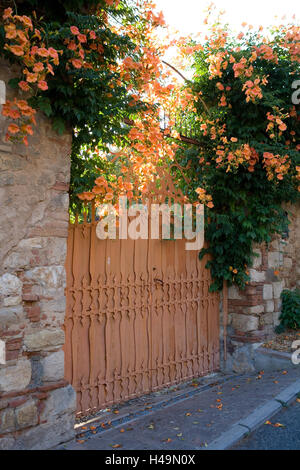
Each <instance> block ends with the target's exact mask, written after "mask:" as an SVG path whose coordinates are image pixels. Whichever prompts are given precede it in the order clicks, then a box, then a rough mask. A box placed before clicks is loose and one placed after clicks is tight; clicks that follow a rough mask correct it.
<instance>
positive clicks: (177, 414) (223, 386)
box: [60, 368, 300, 450]
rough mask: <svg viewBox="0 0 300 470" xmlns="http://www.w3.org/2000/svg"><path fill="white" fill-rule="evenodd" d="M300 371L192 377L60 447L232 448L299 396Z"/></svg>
mask: <svg viewBox="0 0 300 470" xmlns="http://www.w3.org/2000/svg"><path fill="white" fill-rule="evenodd" d="M299 372H300V370H299V369H298V368H296V369H291V370H288V371H278V372H268V373H267V372H266V373H260V374H253V375H246V376H245V375H243V376H235V377H231V378H230V377H226V376H218V377H217V379H213V378H211V379H210V381H209V379H207V380H206V382H207V383H205V379H200V380H199V381H198V383H195V381H194V383H193V384H190V385H189V386H185V388H184V387H183V388H182V387H181V388H180V387H179V390H175V391H173V392H171V394H170V395H168V394H164V393H162V394H156V395H154V396H152V397H144V398H143V400H144V401H142V402H141V401H139V402H138V405H134V404H133V405H132V404H131V405H130V404H129V405H128V404H127V405H123V406H120V408H119V410H117V414H115V413H110V415H109V419H108V418H107V417H105V415H103V416H102V417H101V418H102V419H101V421H95V422H91V423H88V424H86V425H85V426H84V427H85V429H81V434H80V435H79V436H78V437H77V441H74V442H71V443H68V444H66V445H63V446H61V447H60V449H67V450H71V449H72V450H75V449H76V450H115V449H116V450H142V449H143V450H195V449H224V448H229V447H231V446H232V445H234V444H235V442H237V441H238V440H240V439H241V438H242V437H243V436H246V435H247V434H248V433H249V431H252V430H253V429H255V428H256V427H258V426H259V425H261V424H262V423H263V422H264V421H265V420H266V419H269V418H270V417H271V416H272V415H274V414H275V413H277V412H278V411H279V410H280V409H281V408H282V404H284V403H285V402H286V401H287V400H291V399H292V398H295V396H296V394H297V393H299V392H300V373H299ZM209 382H214V383H209ZM218 382H219V383H218ZM274 398H275V399H277V400H278V401H277V400H274ZM145 400H148V402H145ZM118 411H119V412H118ZM111 416H113V417H114V418H113V419H111ZM110 421H111V422H110Z"/></svg>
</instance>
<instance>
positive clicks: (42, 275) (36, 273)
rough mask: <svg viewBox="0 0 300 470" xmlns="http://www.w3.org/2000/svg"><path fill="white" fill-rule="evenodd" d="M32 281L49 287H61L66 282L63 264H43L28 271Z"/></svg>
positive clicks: (27, 274) (27, 275)
mask: <svg viewBox="0 0 300 470" xmlns="http://www.w3.org/2000/svg"><path fill="white" fill-rule="evenodd" d="M26 277H27V278H28V279H30V280H31V281H32V282H34V283H36V284H39V285H41V286H43V287H47V288H55V289H56V288H58V287H61V286H62V285H63V284H64V282H65V270H64V267H63V266H41V267H37V268H34V269H31V270H30V271H27V272H26Z"/></svg>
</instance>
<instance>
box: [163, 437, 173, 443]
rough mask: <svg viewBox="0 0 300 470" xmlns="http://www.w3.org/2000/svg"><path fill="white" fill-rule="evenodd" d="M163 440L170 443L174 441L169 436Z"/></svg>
mask: <svg viewBox="0 0 300 470" xmlns="http://www.w3.org/2000/svg"><path fill="white" fill-rule="evenodd" d="M163 442H166V443H169V442H172V439H170V438H169V437H168V439H164V440H163Z"/></svg>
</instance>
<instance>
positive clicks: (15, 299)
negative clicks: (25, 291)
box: [3, 295, 22, 307]
mask: <svg viewBox="0 0 300 470" xmlns="http://www.w3.org/2000/svg"><path fill="white" fill-rule="evenodd" d="M21 303H22V297H21V296H20V295H16V296H9V297H4V299H3V305H4V307H13V306H15V305H20V304H21Z"/></svg>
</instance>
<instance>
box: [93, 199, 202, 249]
mask: <svg viewBox="0 0 300 470" xmlns="http://www.w3.org/2000/svg"><path fill="white" fill-rule="evenodd" d="M97 215H98V217H99V218H100V220H99V222H98V224H97V229H96V234H97V237H98V238H99V239H101V240H105V239H107V238H108V239H111V240H116V239H117V238H118V239H119V240H127V239H131V240H139V239H140V240H148V239H152V240H158V239H160V238H162V239H164V240H182V239H185V240H189V242H186V244H185V249H186V250H187V251H193V250H201V248H203V245H204V206H203V204H196V205H193V204H183V205H182V204H179V203H174V204H153V203H152V204H139V203H133V204H130V205H128V199H127V197H126V196H121V197H120V198H119V204H118V211H116V209H115V207H114V206H113V205H112V204H101V205H100V206H99V207H98V208H97ZM192 240H193V241H192Z"/></svg>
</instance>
